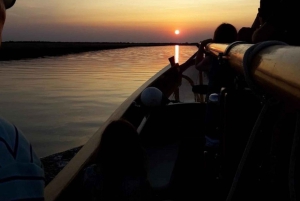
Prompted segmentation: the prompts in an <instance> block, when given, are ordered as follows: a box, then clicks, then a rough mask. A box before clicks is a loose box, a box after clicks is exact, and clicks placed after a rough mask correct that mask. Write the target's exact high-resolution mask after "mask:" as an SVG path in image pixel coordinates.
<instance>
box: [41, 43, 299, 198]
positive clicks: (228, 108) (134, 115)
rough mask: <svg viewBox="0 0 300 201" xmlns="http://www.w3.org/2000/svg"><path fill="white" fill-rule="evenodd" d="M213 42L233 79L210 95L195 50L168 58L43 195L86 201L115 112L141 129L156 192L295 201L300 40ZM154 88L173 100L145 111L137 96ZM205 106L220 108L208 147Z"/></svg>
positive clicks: (214, 51)
mask: <svg viewBox="0 0 300 201" xmlns="http://www.w3.org/2000/svg"><path fill="white" fill-rule="evenodd" d="M207 50H208V51H209V52H210V53H211V54H212V55H214V56H216V57H218V59H219V61H220V63H222V64H223V65H224V66H229V68H230V69H232V70H233V71H234V73H235V74H234V75H235V76H234V87H231V88H226V87H223V88H222V89H221V90H220V93H219V94H214V97H215V98H213V97H212V99H211V97H209V98H205V95H206V91H205V85H207V79H206V78H207V77H205V75H202V74H200V76H199V72H198V71H197V70H196V69H195V67H194V63H195V56H196V53H195V54H194V55H191V57H190V59H188V60H187V61H186V62H185V63H183V64H181V65H179V64H178V63H175V62H174V57H170V59H169V61H170V64H169V65H168V66H166V67H165V68H163V69H162V70H161V71H160V72H158V73H157V74H156V75H154V76H153V77H152V78H150V79H149V80H148V81H147V82H146V83H144V84H143V85H142V86H141V87H140V88H138V89H137V90H136V91H135V92H134V93H133V94H132V95H131V96H130V97H128V98H127V99H126V100H125V101H124V102H123V103H122V104H121V105H120V106H119V107H118V109H117V110H116V111H115V112H114V113H113V114H112V115H111V116H110V117H109V118H108V120H107V121H106V122H105V123H104V125H103V126H102V127H101V128H100V129H99V130H98V131H97V132H96V133H95V134H94V135H93V136H92V137H91V138H90V140H89V141H88V142H87V143H86V144H85V145H84V146H83V147H82V148H81V150H80V151H79V152H78V153H77V154H76V155H75V156H74V158H72V160H71V161H70V162H69V163H68V164H67V165H66V166H65V167H64V169H63V170H62V171H61V172H59V174H58V175H57V176H56V177H55V178H54V179H53V180H52V181H51V182H50V183H49V184H48V185H47V186H46V187H45V200H46V201H50V200H71V199H83V200H84V195H82V190H81V189H80V187H79V186H80V185H79V183H80V179H79V176H80V175H81V173H82V171H83V169H84V168H85V167H87V165H89V164H92V163H94V161H95V158H96V155H97V153H98V150H99V144H100V141H101V136H102V133H103V131H104V130H105V128H106V127H107V126H108V125H109V124H110V122H111V121H113V120H117V119H125V120H127V121H129V122H130V123H132V124H133V125H134V126H135V127H136V128H137V130H138V132H139V136H140V139H141V142H142V145H143V146H144V148H145V150H146V153H147V157H148V177H149V182H150V184H151V187H152V188H153V189H154V192H155V193H156V194H157V195H158V196H159V198H160V200H188V199H194V200H197V199H199V200H200V199H202V200H226V201H233V200H258V199H260V200H262V199H265V200H271V199H276V200H290V199H291V200H296V199H297V198H298V196H299V194H298V192H297V188H298V187H299V183H298V182H297V181H299V180H297V178H298V177H299V172H298V171H297V169H299V168H298V166H299V160H298V159H299V155H298V154H299V125H300V124H299V115H298V114H297V112H298V109H299V107H300V100H299V99H300V79H299V76H300V68H299V65H300V57H299V54H300V47H296V46H289V45H287V44H284V43H282V42H279V41H266V42H262V43H259V44H248V43H245V42H242V41H237V42H234V43H232V44H217V43H210V44H208V45H207ZM195 86H198V88H200V89H202V90H198V91H197V90H194V89H195ZM199 86H200V87H199ZM149 89H155V90H159V91H160V92H161V93H162V94H163V96H164V97H167V100H168V101H167V104H163V105H155V106H153V107H154V109H153V108H152V109H151V112H147V113H146V112H145V111H144V110H141V107H142V106H143V100H141V94H142V93H143V92H145V90H149ZM144 105H145V104H144ZM209 106H212V107H214V108H216V111H217V114H218V118H217V119H218V121H217V122H216V126H215V131H217V132H218V133H219V134H220V146H219V147H218V149H214V150H206V149H204V148H203V145H202V144H203V139H204V135H203V128H205V126H206V125H205V114H206V109H207V107H209Z"/></svg>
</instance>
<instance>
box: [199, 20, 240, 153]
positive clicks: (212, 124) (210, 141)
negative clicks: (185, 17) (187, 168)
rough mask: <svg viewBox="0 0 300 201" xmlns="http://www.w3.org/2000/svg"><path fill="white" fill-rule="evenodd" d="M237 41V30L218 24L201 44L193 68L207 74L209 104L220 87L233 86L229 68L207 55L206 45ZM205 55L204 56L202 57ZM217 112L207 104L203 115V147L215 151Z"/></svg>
mask: <svg viewBox="0 0 300 201" xmlns="http://www.w3.org/2000/svg"><path fill="white" fill-rule="evenodd" d="M236 40H237V30H236V28H235V27H234V26H233V25H232V24H229V23H222V24H220V25H219V26H218V27H217V28H216V30H215V32H214V35H213V38H212V39H206V40H204V41H202V42H201V44H200V46H199V50H198V53H197V56H196V61H195V67H196V69H197V70H199V71H204V72H207V74H208V89H207V93H206V102H209V96H210V95H211V94H214V93H217V94H219V93H220V90H221V88H222V87H231V85H233V75H234V74H233V73H232V70H231V69H230V68H226V66H224V65H223V66H222V65H220V61H219V60H218V58H216V57H214V56H211V55H209V54H208V53H207V52H206V50H205V47H206V45H207V44H208V43H212V42H213V43H232V42H234V41H236ZM204 55H206V56H204ZM216 112H217V110H216V108H215V105H214V104H208V105H207V109H206V114H205V125H206V126H205V128H204V133H205V140H206V143H205V147H206V148H207V149H210V148H212V149H215V148H218V146H219V136H218V135H219V134H218V132H217V131H216V127H217V125H218V117H219V115H218V114H216Z"/></svg>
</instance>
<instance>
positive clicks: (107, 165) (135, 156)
mask: <svg viewBox="0 0 300 201" xmlns="http://www.w3.org/2000/svg"><path fill="white" fill-rule="evenodd" d="M84 186H85V189H86V191H87V194H88V195H89V196H90V199H91V200H132V201H133V200H134V201H137V200H146V201H147V200H154V197H155V196H153V193H152V189H151V187H150V184H149V182H148V180H147V172H146V155H145V151H144V150H143V148H142V146H141V144H140V141H139V136H138V133H137V131H136V128H135V127H134V126H132V124H130V123H129V122H128V121H126V120H122V119H120V120H116V121H112V122H111V123H110V124H109V125H108V126H107V127H106V129H105V131H104V132H103V135H102V139H101V142H100V148H99V154H98V158H97V163H96V164H93V165H91V166H89V167H88V168H86V169H85V173H84Z"/></svg>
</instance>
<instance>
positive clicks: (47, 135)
mask: <svg viewBox="0 0 300 201" xmlns="http://www.w3.org/2000/svg"><path fill="white" fill-rule="evenodd" d="M196 50H197V48H196V47H187V46H183V47H180V51H181V53H180V54H179V55H180V61H185V60H186V59H187V58H189V57H190V56H191V55H193V53H194V52H195V51H196ZM173 54H174V46H166V47H138V48H125V49H117V50H107V51H98V52H87V53H81V54H77V55H67V56H61V57H49V58H43V59H32V60H20V61H10V62H1V63H0V80H1V82H0V97H1V99H0V115H1V116H3V117H4V118H6V119H8V120H9V121H11V122H13V123H14V124H15V125H16V126H18V127H19V128H20V129H21V130H22V131H23V132H24V133H25V134H26V136H27V137H28V139H29V140H30V141H31V142H32V143H33V146H34V147H35V149H36V151H37V153H38V154H39V155H40V156H45V155H48V154H51V153H55V152H58V151H63V150H66V149H69V148H73V147H75V146H79V145H82V144H84V143H85V142H86V141H87V140H88V139H89V137H90V136H91V135H92V134H93V133H95V131H96V130H97V129H98V128H99V127H100V126H101V124H102V123H103V122H104V121H105V120H106V119H107V118H108V117H109V116H110V115H111V114H112V112H113V111H114V110H115V109H116V108H117V107H118V105H119V104H120V103H122V102H123V101H124V100H125V99H126V98H127V97H128V96H129V95H131V94H132V93H133V92H134V91H135V90H136V89H137V88H138V87H139V86H140V85H142V84H143V83H144V82H145V81H146V80H148V79H149V78H150V77H151V76H153V75H154V74H155V73H156V72H158V71H159V70H160V69H162V68H163V67H165V66H167V65H168V63H169V61H168V58H169V57H171V56H172V55H173Z"/></svg>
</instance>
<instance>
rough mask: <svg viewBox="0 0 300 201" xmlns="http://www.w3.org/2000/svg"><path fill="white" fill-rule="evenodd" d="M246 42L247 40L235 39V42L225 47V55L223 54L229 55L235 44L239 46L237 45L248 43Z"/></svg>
mask: <svg viewBox="0 0 300 201" xmlns="http://www.w3.org/2000/svg"><path fill="white" fill-rule="evenodd" d="M246 43H247V42H246V41H235V42H233V43H231V44H229V45H228V46H227V48H226V49H225V51H224V55H223V56H228V54H229V52H230V50H231V49H232V48H233V47H234V46H237V45H240V44H246Z"/></svg>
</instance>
